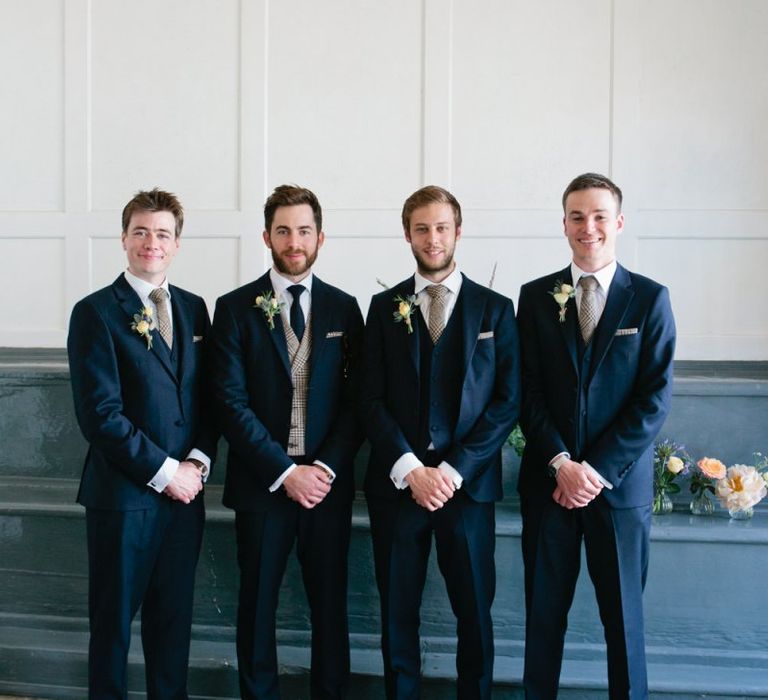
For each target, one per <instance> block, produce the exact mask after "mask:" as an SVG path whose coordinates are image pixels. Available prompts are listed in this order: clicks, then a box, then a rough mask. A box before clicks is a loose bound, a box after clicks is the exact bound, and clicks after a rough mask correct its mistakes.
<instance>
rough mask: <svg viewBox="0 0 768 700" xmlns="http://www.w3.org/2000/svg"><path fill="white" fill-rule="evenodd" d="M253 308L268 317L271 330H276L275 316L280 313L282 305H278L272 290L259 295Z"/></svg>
mask: <svg viewBox="0 0 768 700" xmlns="http://www.w3.org/2000/svg"><path fill="white" fill-rule="evenodd" d="M253 308H254V309H261V310H262V311H263V312H264V315H265V316H266V317H267V323H268V324H269V330H271V331H273V330H275V316H277V315H278V314H279V313H280V304H278V303H277V299H276V297H275V295H274V294H273V292H272V291H271V290H270V291H269V292H264V293H263V294H259V296H257V297H256V299H255V303H254V305H253Z"/></svg>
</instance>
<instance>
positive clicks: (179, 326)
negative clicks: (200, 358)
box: [153, 287, 195, 381]
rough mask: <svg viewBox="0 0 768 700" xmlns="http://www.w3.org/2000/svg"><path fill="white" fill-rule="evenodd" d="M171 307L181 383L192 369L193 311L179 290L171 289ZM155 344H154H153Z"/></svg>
mask: <svg viewBox="0 0 768 700" xmlns="http://www.w3.org/2000/svg"><path fill="white" fill-rule="evenodd" d="M171 306H172V307H173V328H174V341H173V342H174V344H175V345H177V346H178V347H177V348H176V352H177V353H178V354H179V381H181V378H182V377H184V376H186V374H187V372H188V371H190V369H191V363H192V353H191V352H189V350H190V344H191V343H193V342H194V340H193V334H194V330H195V329H194V324H193V321H192V311H191V309H190V308H189V305H188V304H187V302H186V301H185V300H184V299H183V298H182V296H181V294H179V290H178V289H174V288H173V287H171ZM153 344H154V343H153Z"/></svg>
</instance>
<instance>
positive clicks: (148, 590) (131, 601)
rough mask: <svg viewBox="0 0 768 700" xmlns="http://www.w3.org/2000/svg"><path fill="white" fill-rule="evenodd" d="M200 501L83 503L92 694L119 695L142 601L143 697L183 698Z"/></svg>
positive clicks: (99, 697) (115, 699)
mask: <svg viewBox="0 0 768 700" xmlns="http://www.w3.org/2000/svg"><path fill="white" fill-rule="evenodd" d="M204 521H205V508H204V505H203V497H202V495H200V496H198V497H197V498H196V499H195V500H194V501H193V502H192V503H190V504H183V503H181V502H179V501H173V500H171V499H170V498H167V497H165V496H163V497H162V498H160V499H159V500H158V507H157V508H150V509H145V510H128V511H120V510H102V509H98V508H87V509H86V527H87V537H88V566H89V593H88V605H89V613H90V624H91V639H90V646H89V650H88V673H89V679H88V685H89V689H90V690H89V700H124V698H125V687H126V669H127V662H128V648H129V645H130V641H131V621H132V620H133V618H134V617H135V615H136V613H137V611H138V609H139V607H141V640H142V646H143V647H144V659H145V672H146V679H147V698H148V700H186V699H187V669H188V664H189V645H190V628H191V624H192V600H193V595H194V585H195V568H196V566H197V559H198V554H199V552H200V543H201V541H202V536H203V524H204Z"/></svg>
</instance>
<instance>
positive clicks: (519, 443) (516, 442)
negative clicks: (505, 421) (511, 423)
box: [507, 423, 525, 457]
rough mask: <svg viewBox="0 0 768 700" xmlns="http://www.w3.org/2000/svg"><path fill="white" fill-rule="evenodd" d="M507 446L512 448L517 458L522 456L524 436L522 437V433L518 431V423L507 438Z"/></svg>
mask: <svg viewBox="0 0 768 700" xmlns="http://www.w3.org/2000/svg"><path fill="white" fill-rule="evenodd" d="M507 444H508V445H510V446H511V447H512V449H513V450H514V451H515V454H516V455H517V456H518V457H522V456H523V450H524V449H525V435H523V431H522V430H521V429H520V424H519V423H518V424H517V425H516V426H515V427H514V429H513V430H512V432H511V433H510V434H509V437H508V438H507Z"/></svg>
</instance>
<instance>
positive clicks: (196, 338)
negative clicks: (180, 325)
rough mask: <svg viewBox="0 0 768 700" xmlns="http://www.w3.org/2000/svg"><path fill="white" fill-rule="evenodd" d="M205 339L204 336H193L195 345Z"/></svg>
mask: <svg viewBox="0 0 768 700" xmlns="http://www.w3.org/2000/svg"><path fill="white" fill-rule="evenodd" d="M202 339H203V336H202V335H193V336H192V342H193V343H199V342H200V341H201V340H202Z"/></svg>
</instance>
